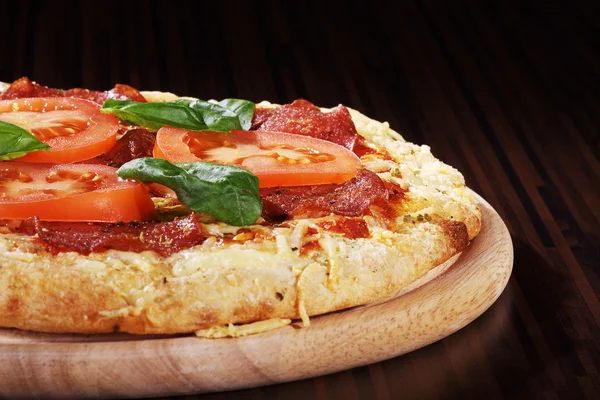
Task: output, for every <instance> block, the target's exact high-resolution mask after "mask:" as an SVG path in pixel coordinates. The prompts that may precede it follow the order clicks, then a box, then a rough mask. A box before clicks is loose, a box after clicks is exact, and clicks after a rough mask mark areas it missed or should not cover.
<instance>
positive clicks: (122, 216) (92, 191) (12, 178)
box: [0, 161, 154, 222]
mask: <svg viewBox="0 0 600 400" xmlns="http://www.w3.org/2000/svg"><path fill="white" fill-rule="evenodd" d="M116 171H117V169H116V168H113V167H108V166H105V165H97V164H94V165H92V164H62V165H54V164H37V163H26V162H18V161H6V162H2V163H0V219H26V218H30V217H33V216H38V218H39V219H41V220H44V221H88V222H120V221H123V222H129V221H141V220H147V219H150V218H151V217H152V216H153V214H154V203H153V202H152V199H151V198H150V196H149V195H148V193H147V191H146V189H145V187H144V185H143V184H141V183H139V182H135V181H129V180H122V179H121V178H119V177H118V176H117V174H116Z"/></svg>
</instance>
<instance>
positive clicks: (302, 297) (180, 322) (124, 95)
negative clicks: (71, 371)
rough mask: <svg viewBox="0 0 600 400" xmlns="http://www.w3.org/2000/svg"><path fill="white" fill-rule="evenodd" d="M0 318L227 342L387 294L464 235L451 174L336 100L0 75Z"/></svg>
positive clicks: (468, 200) (448, 252)
mask: <svg viewBox="0 0 600 400" xmlns="http://www.w3.org/2000/svg"><path fill="white" fill-rule="evenodd" d="M0 160H2V161H0V327H6V328H18V329H23V330H32V331H42V332H72V333H103V332H117V331H119V332H128V333H133V334H175V333H192V332H195V333H196V334H197V335H198V336H203V337H222V336H241V335H245V334H250V333H256V332H261V331H264V330H268V329H272V328H276V327H279V326H283V325H287V324H289V323H290V322H291V321H293V320H299V321H301V322H302V323H303V324H304V325H305V326H306V325H309V323H310V317H312V316H316V315H321V314H325V313H329V312H333V311H336V310H342V309H346V308H349V307H354V306H359V305H365V304H370V303H374V302H377V301H381V300H383V299H388V298H391V297H393V296H395V295H397V294H398V293H401V292H402V291H403V290H406V288H413V287H414V286H415V282H422V280H423V277H424V276H426V275H427V274H429V273H431V271H435V270H436V268H439V267H440V266H441V265H444V263H446V262H447V261H448V260H452V259H453V257H455V256H456V255H457V254H459V253H461V252H462V251H463V250H464V249H465V248H466V247H467V246H468V245H469V243H470V241H472V240H473V239H474V238H475V236H476V235H477V234H478V232H479V230H480V226H481V213H480V210H479V207H478V204H477V200H476V198H475V196H474V194H473V192H471V191H470V190H469V189H468V188H467V187H466V185H465V181H464V178H463V176H462V175H461V174H460V172H458V171H457V170H456V169H454V168H452V167H450V166H448V165H446V164H444V163H443V162H441V161H439V160H438V159H436V158H435V157H434V156H433V155H432V153H431V151H430V148H429V147H428V146H426V145H415V144H412V143H408V142H406V141H405V140H404V139H403V138H402V136H401V135H400V134H399V133H397V132H395V131H394V130H392V129H391V128H390V126H389V124H388V123H385V122H378V121H375V120H373V119H371V118H369V117H367V116H365V115H363V114H361V113H360V112H359V111H356V110H353V109H351V108H348V107H345V106H343V105H339V106H337V107H334V108H330V109H326V108H319V107H317V106H315V105H313V104H312V103H310V102H309V101H307V100H304V99H299V100H296V101H293V102H292V103H290V104H284V105H276V104H271V103H268V102H261V103H258V104H254V103H252V102H250V101H247V100H241V99H225V100H222V101H214V100H210V101H204V100H199V99H196V98H189V97H178V96H176V95H174V94H170V93H163V92H140V91H138V90H136V89H134V88H132V87H130V86H127V85H116V86H115V87H114V88H113V89H111V90H109V91H103V92H100V91H93V90H87V89H70V90H58V89H52V88H48V87H45V86H41V85H39V84H37V83H34V82H31V81H30V80H29V79H27V78H22V79H19V80H17V81H15V82H13V83H12V84H10V85H7V84H4V85H2V86H0Z"/></svg>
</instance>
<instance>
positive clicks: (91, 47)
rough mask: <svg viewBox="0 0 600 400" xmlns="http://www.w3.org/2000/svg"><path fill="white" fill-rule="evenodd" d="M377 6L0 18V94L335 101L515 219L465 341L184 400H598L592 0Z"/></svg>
mask: <svg viewBox="0 0 600 400" xmlns="http://www.w3.org/2000/svg"><path fill="white" fill-rule="evenodd" d="M325 3H327V4H325ZM376 3H377V2H375V3H373V4H370V3H369V2H358V1H353V2H348V3H346V4H344V3H341V2H340V3H339V4H337V5H333V3H330V2H320V1H316V0H308V1H302V2H294V3H291V2H285V4H284V2H276V1H273V2H270V3H269V4H266V3H263V2H260V1H257V2H216V1H213V2H202V3H201V5H200V2H198V5H196V3H195V2H191V1H172V2H158V1H152V2H134V1H121V2H112V1H103V2H91V1H90V2H50V1H48V2H38V1H18V2H17V1H0V9H1V10H2V11H3V12H2V17H0V21H1V22H0V81H12V80H14V79H16V78H19V77H21V76H28V77H30V78H31V79H33V80H36V81H37V82H39V83H42V84H44V85H48V86H52V87H62V88H68V87H87V88H95V89H108V88H111V87H112V86H113V85H114V83H117V82H119V83H128V84H130V85H133V86H135V87H137V88H140V89H149V90H164V91H172V92H175V93H177V94H180V95H192V96H197V97H201V98H224V97H241V98H247V99H250V100H255V101H259V100H262V99H268V100H271V101H274V102H280V103H284V102H290V101H292V100H293V99H296V98H298V97H304V98H306V99H309V100H310V101H312V102H314V103H316V104H318V105H321V106H334V105H337V104H338V103H343V104H345V105H348V106H351V107H353V108H356V109H358V110H360V111H362V112H363V113H365V114H367V115H369V116H371V117H373V118H376V119H378V120H387V121H389V122H390V124H391V125H392V127H394V128H396V129H397V130H399V131H400V132H402V134H403V135H404V137H405V138H406V139H407V140H410V141H413V142H416V143H420V144H421V143H425V144H428V145H430V146H431V147H432V150H433V153H434V154H435V155H436V156H437V157H439V158H440V159H442V160H443V161H445V162H447V163H449V164H451V165H453V166H454V167H456V168H458V169H459V170H460V171H461V172H462V173H463V174H464V175H465V178H466V180H467V183H468V185H469V186H470V187H471V188H473V189H474V190H475V191H477V192H478V193H480V194H481V195H482V196H483V197H484V198H486V199H487V200H488V201H489V202H490V203H491V205H492V206H493V207H494V208H495V209H496V210H497V211H498V212H499V213H500V215H501V216H502V218H503V219H504V221H505V222H506V224H507V226H508V228H509V230H510V232H511V235H512V237H513V241H514V246H515V263H514V270H513V276H512V278H511V280H510V282H509V284H508V287H507V289H506V291H505V292H504V293H503V294H502V295H501V297H500V298H499V300H498V301H497V303H496V304H494V305H493V306H492V307H491V308H490V309H489V310H488V311H487V312H486V313H485V314H483V315H482V316H481V317H480V318H479V319H477V320H476V321H474V322H473V323H472V324H470V325H469V326H467V327H466V328H464V329H462V330H461V331H459V332H457V333H455V334H453V335H451V336H450V337H447V338H446V339H444V340H442V341H440V342H437V343H435V344H432V345H430V346H428V347H425V348H423V349H421V350H418V351H415V352H413V353H410V354H407V355H405V356H401V357H397V358H394V359H391V360H387V361H384V362H380V363H377V364H372V365H367V366H364V367H360V368H355V369H352V370H349V371H344V372H340V373H336V374H333V375H328V376H323V377H319V378H315V379H308V380H303V381H298V382H292V383H286V384H280V385H276V386H270V387H263V388H255V389H248V390H243V391H237V392H229V393H216V394H208V395H197V396H189V397H186V399H225V398H232V399H248V398H252V399H269V398H282V399H283V398H285V399H305V398H318V399H323V400H326V399H337V398H344V399H393V398H399V397H402V398H426V399H427V398H431V399H454V398H457V399H464V398H490V399H502V398H507V399H511V398H549V399H557V398H565V399H567V398H568V399H577V398H588V399H597V398H600V376H599V371H600V302H599V300H598V297H599V296H600V276H599V271H600V261H599V260H600V240H599V236H600V190H599V188H600V160H599V158H600V96H599V93H600V51H599V48H600V46H598V42H597V40H598V38H599V37H600V35H599V34H600V23H599V22H598V21H600V12H599V6H598V3H597V2H595V3H594V2H589V3H586V2H583V1H580V0H571V1H568V2H566V1H565V2H552V1H550V2H548V1H546V2H541V1H539V2H533V1H522V2H519V4H518V6H517V5H513V6H510V5H508V3H506V2H484V1H477V0H473V1H470V2H460V3H459V2H441V1H437V2H436V1H417V0H415V1H407V2H404V1H403V2H399V5H397V6H395V7H393V8H392V7H391V6H384V5H381V4H380V5H377V4H376ZM595 40H596V41H595Z"/></svg>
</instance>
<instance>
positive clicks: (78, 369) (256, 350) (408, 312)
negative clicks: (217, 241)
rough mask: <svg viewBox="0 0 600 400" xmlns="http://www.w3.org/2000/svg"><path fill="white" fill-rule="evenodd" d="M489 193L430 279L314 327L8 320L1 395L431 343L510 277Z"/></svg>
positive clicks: (342, 361) (118, 391) (91, 388)
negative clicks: (140, 329) (149, 331)
mask: <svg viewBox="0 0 600 400" xmlns="http://www.w3.org/2000/svg"><path fill="white" fill-rule="evenodd" d="M481 201H482V202H483V203H482V211H483V225H482V230H481V233H480V234H479V236H477V237H476V238H475V240H474V241H473V242H472V243H471V245H470V246H469V247H468V249H467V250H465V251H464V252H463V253H462V254H460V255H459V256H457V257H454V258H453V259H452V260H450V262H447V263H445V264H444V265H442V266H440V267H439V268H438V269H436V270H433V271H431V272H430V274H429V276H426V277H424V278H422V280H423V281H422V282H427V281H428V283H426V284H425V285H423V286H420V285H417V286H420V287H419V288H417V289H415V290H411V291H409V292H408V293H406V294H404V295H402V296H400V297H397V298H394V299H390V300H388V301H383V302H380V303H378V304H373V305H369V306H364V307H357V308H354V309H350V310H346V311H341V312H336V313H332V314H328V315H324V316H320V317H315V318H312V321H311V326H310V327H308V328H301V327H300V325H299V324H298V325H292V326H287V327H284V328H280V329H276V330H273V331H270V332H266V333H262V334H257V335H252V336H248V337H243V338H237V339H220V340H207V339H199V338H195V337H175V338H173V337H171V338H161V337H152V338H146V337H135V336H127V335H99V336H83V335H51V334H37V333H32V332H22V331H18V330H14V329H2V330H0V358H1V359H2V360H3V362H2V363H0V395H3V396H6V397H9V398H10V397H44V398H48V397H57V398H66V397H71V398H81V397H132V396H133V397H139V396H144V397H146V396H148V397H149V396H160V395H174V394H188V393H199V392H207V391H222V390H232V389H239V388H245V387H254V386H262V385H270V384H274V383H278V382H287V381H291V380H297V379H303V378H308V377H313V376H319V375H323V374H328V373H331V372H336V371H340V370H344V369H348V368H352V367H356V366H360V365H365V364H370V363H374V362H377V361H381V360H384V359H387V358H390V357H395V356H398V355H400V354H404V353H407V352H410V351H412V350H415V349H418V348H420V347H423V346H425V345H427V344H430V343H432V342H435V341H437V340H439V339H441V338H443V337H446V336H448V335H449V334H451V333H453V332H455V331H457V330H458V329H460V328H462V327H464V326H465V325H466V324H468V323H469V322H471V321H473V320H474V319H475V318H477V317H478V316H479V315H481V314H482V313H483V312H484V311H485V310H486V309H487V308H488V307H489V306H490V305H491V304H492V303H493V302H494V301H495V300H496V299H497V298H498V296H500V293H501V292H502V290H503V289H504V287H505V286H506V283H507V282H508V278H509V277H510V273H511V270H512V264H513V247H512V242H511V239H510V235H509V233H508V230H507V229H506V226H505V225H504V223H503V222H502V220H501V219H500V217H499V216H498V214H497V213H496V212H495V211H494V210H493V209H492V208H491V206H490V205H489V204H487V203H486V202H484V201H483V200H481ZM442 272H443V273H442ZM438 275H439V276H438ZM436 276H437V278H436ZM432 278H435V279H433V280H432ZM422 282H421V283H422Z"/></svg>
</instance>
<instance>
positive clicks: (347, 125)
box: [252, 99, 358, 150]
mask: <svg viewBox="0 0 600 400" xmlns="http://www.w3.org/2000/svg"><path fill="white" fill-rule="evenodd" d="M252 129H261V130H264V131H274V132H287V133H294V134H297V135H304V136H311V137H314V138H317V139H322V140H327V141H329V142H332V143H336V144H339V145H340V146H344V147H345V148H347V149H348V150H352V148H353V147H354V142H355V141H356V138H357V136H358V134H357V133H356V128H355V127H354V122H352V117H351V116H350V112H349V111H348V109H347V108H346V107H344V106H342V105H339V106H337V107H335V108H333V109H331V111H327V112H322V111H321V110H320V109H319V107H317V106H315V105H314V104H312V103H311V102H309V101H306V100H303V99H300V100H296V101H294V102H293V103H291V104H286V105H283V106H281V107H278V108H276V109H258V110H257V112H256V115H255V117H254V119H253V121H252Z"/></svg>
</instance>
